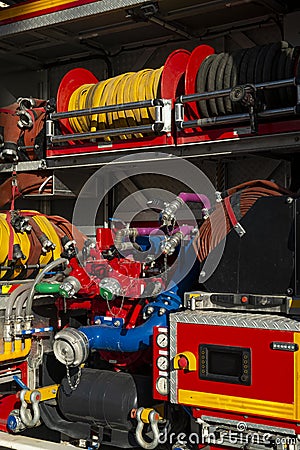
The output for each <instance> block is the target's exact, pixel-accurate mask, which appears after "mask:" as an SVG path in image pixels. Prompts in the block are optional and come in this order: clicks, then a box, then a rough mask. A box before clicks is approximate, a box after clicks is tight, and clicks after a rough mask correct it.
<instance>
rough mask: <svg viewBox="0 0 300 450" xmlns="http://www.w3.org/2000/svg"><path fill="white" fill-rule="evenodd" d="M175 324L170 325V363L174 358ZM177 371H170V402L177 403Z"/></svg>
mask: <svg viewBox="0 0 300 450" xmlns="http://www.w3.org/2000/svg"><path fill="white" fill-rule="evenodd" d="M176 330H177V324H176V322H171V323H170V361H171V362H172V361H173V360H174V358H175V356H176V340H177V339H176V338H177V333H176ZM177 373H178V372H177V370H174V369H173V370H170V402H171V403H178V400H177Z"/></svg>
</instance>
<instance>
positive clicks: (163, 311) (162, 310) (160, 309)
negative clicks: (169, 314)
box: [158, 308, 166, 316]
mask: <svg viewBox="0 0 300 450" xmlns="http://www.w3.org/2000/svg"><path fill="white" fill-rule="evenodd" d="M165 312H166V308H159V312H158V315H159V316H163V315H164V314H165Z"/></svg>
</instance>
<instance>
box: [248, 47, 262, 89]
mask: <svg viewBox="0 0 300 450" xmlns="http://www.w3.org/2000/svg"><path fill="white" fill-rule="evenodd" d="M260 51H261V47H260V46H256V47H252V49H251V53H250V54H249V59H248V66H247V74H246V81H245V83H250V84H254V81H255V67H256V61H257V58H258V55H259V53H260Z"/></svg>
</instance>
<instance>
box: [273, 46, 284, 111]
mask: <svg viewBox="0 0 300 450" xmlns="http://www.w3.org/2000/svg"><path fill="white" fill-rule="evenodd" d="M285 63H286V49H281V50H280V54H279V57H278V59H277V64H274V67H275V68H276V74H275V76H272V78H273V79H275V80H283V79H284V76H285ZM277 95H278V97H279V103H280V105H284V103H285V99H286V95H287V92H286V88H279V89H278V90H277Z"/></svg>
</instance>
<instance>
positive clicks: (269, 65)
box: [263, 42, 287, 109]
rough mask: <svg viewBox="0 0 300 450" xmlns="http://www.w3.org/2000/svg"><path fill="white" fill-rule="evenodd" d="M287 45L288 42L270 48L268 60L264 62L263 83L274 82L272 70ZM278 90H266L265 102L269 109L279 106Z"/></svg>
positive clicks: (277, 43) (278, 43)
mask: <svg viewBox="0 0 300 450" xmlns="http://www.w3.org/2000/svg"><path fill="white" fill-rule="evenodd" d="M286 45H287V43H286V42H276V43H275V44H272V45H271V46H270V48H269V51H268V53H267V55H266V59H265V61H264V67H263V81H264V82H269V81H272V69H273V64H275V65H276V54H277V53H278V52H279V51H280V50H281V49H282V48H285V47H286ZM276 96H277V93H276V90H275V89H270V90H268V89H265V100H266V105H267V109H270V108H271V107H272V105H278V101H277V102H276Z"/></svg>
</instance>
